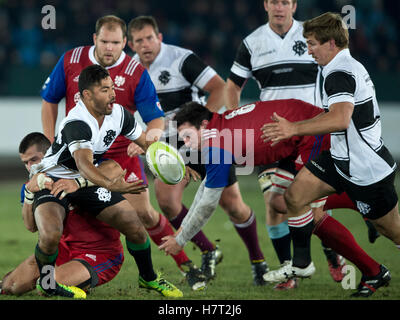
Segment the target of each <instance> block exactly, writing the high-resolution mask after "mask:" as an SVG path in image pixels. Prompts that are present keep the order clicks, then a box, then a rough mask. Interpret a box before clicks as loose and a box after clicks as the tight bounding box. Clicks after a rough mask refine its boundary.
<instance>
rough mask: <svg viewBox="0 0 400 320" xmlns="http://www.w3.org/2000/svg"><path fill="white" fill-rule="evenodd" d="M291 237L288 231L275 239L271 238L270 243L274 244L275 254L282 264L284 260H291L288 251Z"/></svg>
mask: <svg viewBox="0 0 400 320" xmlns="http://www.w3.org/2000/svg"><path fill="white" fill-rule="evenodd" d="M291 241H292V238H291V236H290V233H289V234H287V235H285V236H283V237H281V238H277V239H271V242H272V245H273V246H274V249H275V252H276V255H277V256H278V259H279V262H280V263H281V264H282V263H283V262H285V261H286V260H291V259H292V256H291V253H290V244H291Z"/></svg>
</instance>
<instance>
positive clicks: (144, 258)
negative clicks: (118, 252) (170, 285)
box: [126, 237, 157, 281]
mask: <svg viewBox="0 0 400 320" xmlns="http://www.w3.org/2000/svg"><path fill="white" fill-rule="evenodd" d="M126 247H127V248H128V251H129V253H130V254H131V255H132V256H133V258H134V259H135V261H136V264H137V266H138V269H139V275H140V276H141V277H142V278H143V279H144V280H145V281H152V280H154V279H156V278H157V275H156V273H155V272H154V269H153V262H152V259H151V246H150V239H149V238H148V237H147V240H146V242H145V243H143V244H135V243H132V242H130V241H128V240H126Z"/></svg>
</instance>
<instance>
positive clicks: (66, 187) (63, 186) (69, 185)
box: [50, 179, 79, 200]
mask: <svg viewBox="0 0 400 320" xmlns="http://www.w3.org/2000/svg"><path fill="white" fill-rule="evenodd" d="M78 189H79V186H78V184H77V183H76V182H75V180H73V179H60V180H57V181H56V182H54V183H53V187H52V189H50V190H51V192H50V193H51V194H52V195H54V196H57V195H58V194H59V193H60V192H61V195H60V197H59V198H60V200H61V199H63V198H64V197H65V196H66V195H67V194H68V193H73V192H75V191H76V190H78Z"/></svg>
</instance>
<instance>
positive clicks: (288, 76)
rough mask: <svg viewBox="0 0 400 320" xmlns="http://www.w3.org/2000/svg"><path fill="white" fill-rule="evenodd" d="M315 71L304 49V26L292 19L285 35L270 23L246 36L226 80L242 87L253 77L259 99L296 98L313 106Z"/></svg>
mask: <svg viewBox="0 0 400 320" xmlns="http://www.w3.org/2000/svg"><path fill="white" fill-rule="evenodd" d="M317 72H318V67H317V64H316V63H315V61H314V59H313V58H312V56H310V55H309V54H308V52H307V44H306V40H305V38H304V37H303V25H302V23H301V22H299V21H296V20H293V25H292V27H291V28H290V30H289V31H288V33H287V34H286V35H285V36H284V38H282V37H281V36H280V35H278V34H277V33H275V32H274V31H273V30H272V29H271V27H270V25H269V23H267V24H265V25H262V26H261V27H259V28H258V29H256V30H255V31H254V32H252V33H251V34H250V35H248V36H247V37H246V38H245V39H244V40H243V41H242V43H241V44H240V46H239V48H238V51H237V53H236V58H235V61H234V63H233V65H232V68H231V73H230V75H229V79H230V80H232V81H233V82H234V83H235V84H236V85H238V86H239V87H242V85H243V84H244V83H245V81H246V80H247V79H249V78H251V77H252V78H254V79H255V80H256V81H257V83H258V86H259V88H260V90H261V94H260V100H262V101H266V100H278V99H299V100H303V101H305V102H308V103H311V104H314V105H315V104H316V101H315V82H316V78H317Z"/></svg>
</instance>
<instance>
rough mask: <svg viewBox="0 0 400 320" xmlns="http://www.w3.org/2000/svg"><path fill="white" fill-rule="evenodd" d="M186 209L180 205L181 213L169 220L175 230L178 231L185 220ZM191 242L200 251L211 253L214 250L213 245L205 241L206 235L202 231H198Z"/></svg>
mask: <svg viewBox="0 0 400 320" xmlns="http://www.w3.org/2000/svg"><path fill="white" fill-rule="evenodd" d="M188 211H189V210H188V208H186V207H185V206H184V205H183V204H182V210H181V212H180V213H179V214H178V215H177V216H176V217H175V218H173V219H172V220H170V222H171V224H172V225H173V227H174V228H175V229H177V230H178V229H179V227H180V226H181V223H182V221H183V219H184V218H185V216H186V214H187V213H188ZM191 241H192V242H193V243H194V244H195V245H196V246H198V247H199V248H200V250H201V251H212V250H214V249H215V246H214V244H213V243H212V242H211V241H210V240H208V239H207V237H206V235H205V234H204V233H203V231H199V232H198V233H197V234H196V235H195V236H194V237H193V238H192V239H191Z"/></svg>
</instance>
